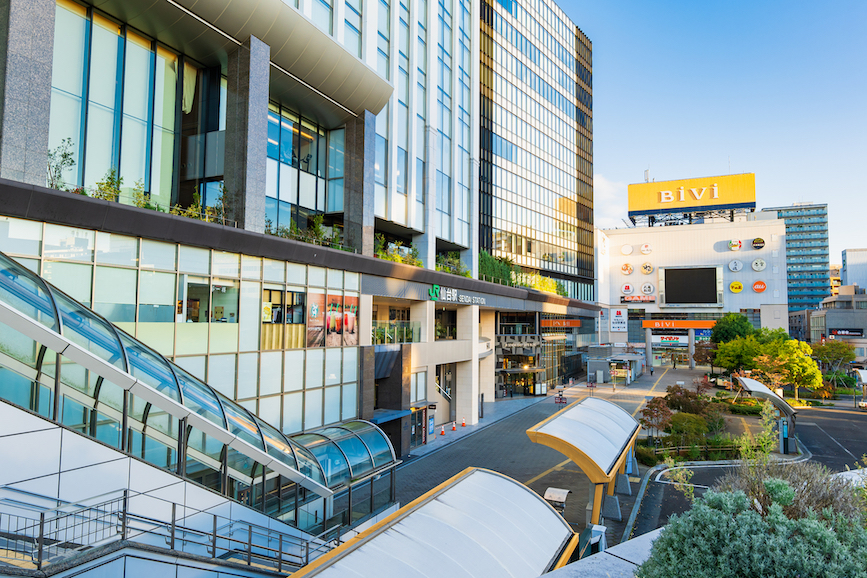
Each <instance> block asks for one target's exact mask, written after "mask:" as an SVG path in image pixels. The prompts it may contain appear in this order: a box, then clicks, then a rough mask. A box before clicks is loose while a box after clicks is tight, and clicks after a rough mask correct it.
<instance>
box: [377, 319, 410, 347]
mask: <svg viewBox="0 0 867 578" xmlns="http://www.w3.org/2000/svg"><path fill="white" fill-rule="evenodd" d="M370 331H371V341H372V342H373V344H374V345H383V344H387V343H419V342H420V341H421V324H420V323H419V322H417V321H374V322H373V326H372V327H371V329H370Z"/></svg>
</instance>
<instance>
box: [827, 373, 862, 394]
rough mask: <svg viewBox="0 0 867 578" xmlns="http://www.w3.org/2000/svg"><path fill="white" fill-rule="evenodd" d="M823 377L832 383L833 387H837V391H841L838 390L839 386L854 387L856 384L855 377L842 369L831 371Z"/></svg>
mask: <svg viewBox="0 0 867 578" xmlns="http://www.w3.org/2000/svg"><path fill="white" fill-rule="evenodd" d="M823 377H824V378H825V379H826V380H828V381H830V382H831V383H833V384H834V387H836V388H838V393H842V392H841V391H839V388H847V389H854V388H855V385H856V381H855V378H854V377H852V376H851V375H846V374H845V373H843V372H842V371H831V372H828V373H826V374H825V375H824V376H823Z"/></svg>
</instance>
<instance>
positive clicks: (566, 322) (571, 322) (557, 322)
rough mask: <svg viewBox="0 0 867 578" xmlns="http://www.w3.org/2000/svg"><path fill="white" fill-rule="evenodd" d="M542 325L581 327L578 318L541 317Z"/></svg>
mask: <svg viewBox="0 0 867 578" xmlns="http://www.w3.org/2000/svg"><path fill="white" fill-rule="evenodd" d="M541 325H542V327H581V320H580V319H542V322H541Z"/></svg>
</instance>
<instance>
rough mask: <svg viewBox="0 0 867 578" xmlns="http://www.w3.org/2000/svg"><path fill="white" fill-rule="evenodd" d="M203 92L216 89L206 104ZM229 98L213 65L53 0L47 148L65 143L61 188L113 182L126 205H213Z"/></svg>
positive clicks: (86, 10) (73, 5) (67, 0)
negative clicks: (68, 159) (66, 163)
mask: <svg viewBox="0 0 867 578" xmlns="http://www.w3.org/2000/svg"><path fill="white" fill-rule="evenodd" d="M206 80H207V81H209V83H210V84H209V86H203V83H204V82H206ZM179 88H180V90H179ZM208 91H210V93H211V94H215V95H218V98H217V99H215V100H214V99H212V100H214V102H216V103H218V105H217V106H210V107H208V106H205V105H204V104H203V103H204V102H210V100H208V99H205V97H204V93H205V92H208ZM179 93H180V95H181V96H180V98H178V95H179ZM225 101H226V80H225V79H224V78H222V77H221V76H220V74H219V71H216V72H215V71H205V70H203V69H202V68H201V67H199V66H198V65H196V64H194V63H192V62H191V61H189V60H188V59H185V58H184V57H183V56H182V55H179V54H177V53H175V52H173V51H172V50H170V49H169V48H167V47H165V46H162V45H160V44H159V43H157V42H156V41H155V40H153V39H151V38H148V37H146V36H144V35H142V34H139V33H138V32H136V31H134V30H132V29H131V28H129V27H128V26H125V25H123V24H122V23H118V22H116V21H114V20H112V19H110V18H107V17H105V16H103V15H102V14H100V13H99V12H98V11H95V10H94V9H92V8H89V7H85V6H83V5H80V4H78V3H76V2H73V1H71V0H58V2H57V7H56V17H55V42H54V57H53V63H52V90H51V112H52V114H51V120H50V125H49V149H50V150H57V149H58V147H62V146H64V144H65V143H66V144H67V146H68V147H69V150H70V152H71V153H72V158H73V161H74V164H73V165H72V166H71V167H69V168H67V169H66V170H65V172H64V173H63V175H62V176H63V180H64V185H63V186H64V187H65V188H67V189H69V190H72V189H78V190H81V191H87V190H89V191H93V190H94V189H96V188H97V187H99V183H108V184H111V183H112V181H114V182H116V183H117V184H119V188H120V198H119V199H117V200H119V201H120V202H123V203H128V204H133V203H142V202H150V203H151V204H152V205H159V206H161V207H163V208H168V207H169V206H171V205H173V204H175V203H178V202H180V203H181V204H183V205H185V206H187V205H189V204H191V203H193V202H194V200H195V195H199V197H200V199H201V201H202V202H203V203H211V204H213V203H216V202H218V197H219V189H220V187H219V182H220V181H221V180H222V174H223V150H224V139H223V136H224V134H225V132H224V131H225ZM179 167H183V171H179V170H178V168H179ZM179 173H181V174H180V183H178V182H176V175H178V174H179ZM179 191H180V192H179Z"/></svg>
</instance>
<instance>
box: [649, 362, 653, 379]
mask: <svg viewBox="0 0 867 578" xmlns="http://www.w3.org/2000/svg"><path fill="white" fill-rule="evenodd" d="M650 377H653V366H652V365H651V366H650Z"/></svg>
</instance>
